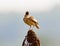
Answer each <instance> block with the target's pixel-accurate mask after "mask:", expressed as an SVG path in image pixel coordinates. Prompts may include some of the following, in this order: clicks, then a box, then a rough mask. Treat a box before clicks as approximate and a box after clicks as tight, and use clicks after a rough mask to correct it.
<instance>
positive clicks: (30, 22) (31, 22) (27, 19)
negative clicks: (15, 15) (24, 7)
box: [23, 11, 39, 29]
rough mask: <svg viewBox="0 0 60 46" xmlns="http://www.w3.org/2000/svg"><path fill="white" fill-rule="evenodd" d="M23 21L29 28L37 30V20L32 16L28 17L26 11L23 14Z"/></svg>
mask: <svg viewBox="0 0 60 46" xmlns="http://www.w3.org/2000/svg"><path fill="white" fill-rule="evenodd" d="M23 21H24V22H25V23H26V24H27V25H29V26H30V27H31V26H35V27H36V28H37V29H39V24H38V22H37V20H36V19H35V18H34V17H33V16H30V15H29V12H28V11H27V12H26V13H25V16H24V18H23Z"/></svg>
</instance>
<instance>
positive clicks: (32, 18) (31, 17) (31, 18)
mask: <svg viewBox="0 0 60 46" xmlns="http://www.w3.org/2000/svg"><path fill="white" fill-rule="evenodd" d="M28 19H29V20H30V21H32V22H34V23H37V24H38V21H37V20H36V19H35V18H34V17H33V16H29V17H28Z"/></svg>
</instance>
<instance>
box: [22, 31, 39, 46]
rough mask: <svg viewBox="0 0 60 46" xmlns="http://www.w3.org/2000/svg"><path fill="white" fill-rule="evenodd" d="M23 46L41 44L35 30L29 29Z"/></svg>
mask: <svg viewBox="0 0 60 46" xmlns="http://www.w3.org/2000/svg"><path fill="white" fill-rule="evenodd" d="M22 46H40V40H39V38H38V37H37V36H36V34H35V32H34V31H33V30H29V31H28V32H27V35H26V36H25V39H24V40H23V43H22Z"/></svg>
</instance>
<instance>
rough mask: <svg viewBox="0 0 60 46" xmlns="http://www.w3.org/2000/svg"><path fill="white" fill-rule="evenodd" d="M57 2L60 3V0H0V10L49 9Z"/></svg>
mask: <svg viewBox="0 0 60 46" xmlns="http://www.w3.org/2000/svg"><path fill="white" fill-rule="evenodd" d="M56 4H57V5H58V4H60V0H0V10H3V11H4V10H8V11H9V10H15V11H25V10H29V11H47V10H51V9H52V8H53V7H54V6H55V5H56Z"/></svg>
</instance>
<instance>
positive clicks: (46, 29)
mask: <svg viewBox="0 0 60 46" xmlns="http://www.w3.org/2000/svg"><path fill="white" fill-rule="evenodd" d="M26 10H29V11H30V14H31V15H32V16H34V18H36V19H37V20H38V22H39V24H40V29H39V30H38V29H36V28H35V27H34V31H35V32H36V34H37V35H38V37H39V38H40V41H41V44H42V46H60V1H59V0H0V46H21V45H22V41H23V39H24V37H25V35H26V33H27V31H28V29H29V26H28V25H26V24H24V22H23V17H24V14H25V11H26Z"/></svg>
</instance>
